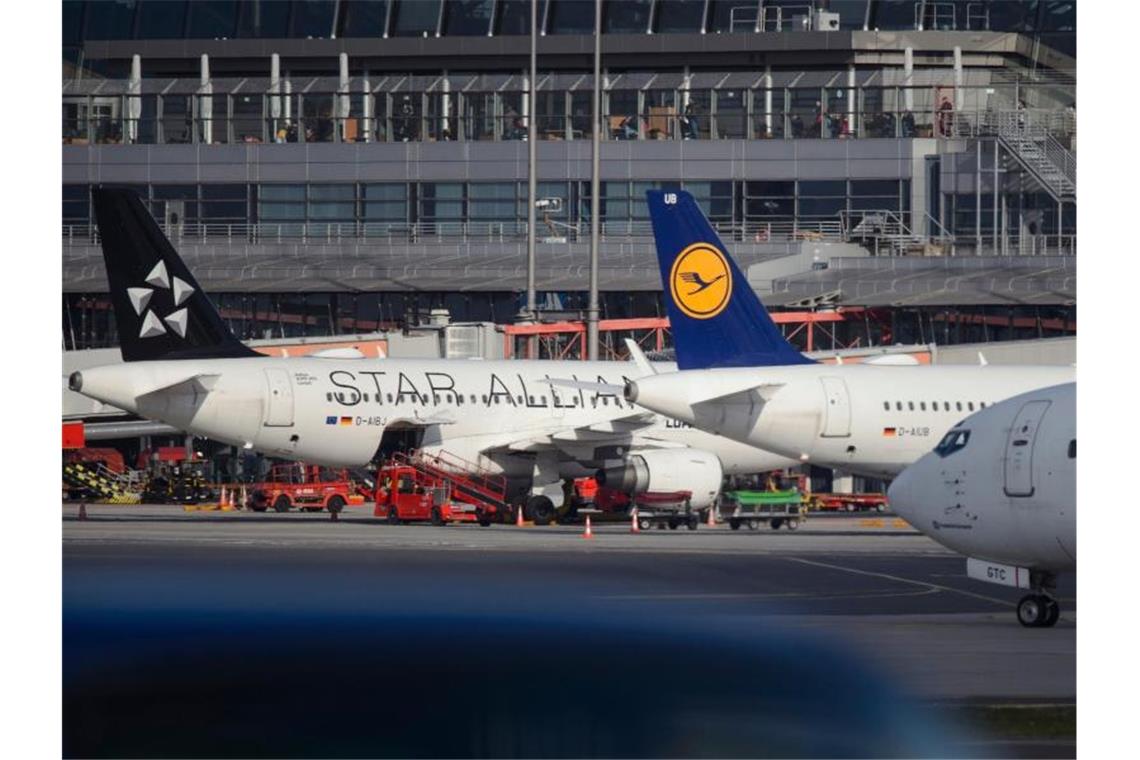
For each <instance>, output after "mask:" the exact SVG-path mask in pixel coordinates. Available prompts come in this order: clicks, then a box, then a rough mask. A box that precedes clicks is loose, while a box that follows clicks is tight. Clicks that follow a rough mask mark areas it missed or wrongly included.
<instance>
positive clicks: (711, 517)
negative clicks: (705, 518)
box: [708, 504, 716, 528]
mask: <svg viewBox="0 0 1140 760" xmlns="http://www.w3.org/2000/svg"><path fill="white" fill-rule="evenodd" d="M708 524H709V527H710V528H715V527H716V505H715V504H714V505H712V506H711V507H709V523H708Z"/></svg>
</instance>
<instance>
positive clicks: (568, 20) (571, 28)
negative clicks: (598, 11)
mask: <svg viewBox="0 0 1140 760" xmlns="http://www.w3.org/2000/svg"><path fill="white" fill-rule="evenodd" d="M551 2H552V3H553V5H552V6H551V7H550V27H549V29H548V30H547V33H548V34H593V33H594V0H551Z"/></svg>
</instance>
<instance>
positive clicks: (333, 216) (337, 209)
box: [309, 202, 356, 222]
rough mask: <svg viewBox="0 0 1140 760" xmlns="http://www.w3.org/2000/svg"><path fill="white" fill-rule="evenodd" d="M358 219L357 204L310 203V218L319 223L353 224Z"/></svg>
mask: <svg viewBox="0 0 1140 760" xmlns="http://www.w3.org/2000/svg"><path fill="white" fill-rule="evenodd" d="M355 217H356V204H355V203H321V202H319V203H312V202H310V203H309V218H310V219H316V220H319V221H339V222H351V221H353V219H355Z"/></svg>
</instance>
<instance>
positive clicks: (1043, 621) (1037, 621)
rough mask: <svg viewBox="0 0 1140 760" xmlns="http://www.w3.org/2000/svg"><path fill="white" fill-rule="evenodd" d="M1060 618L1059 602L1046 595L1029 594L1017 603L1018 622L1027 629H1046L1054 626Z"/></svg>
mask: <svg viewBox="0 0 1140 760" xmlns="http://www.w3.org/2000/svg"><path fill="white" fill-rule="evenodd" d="M1059 617H1060V608H1059V607H1058V606H1057V602H1055V601H1054V600H1052V599H1050V598H1049V597H1047V596H1045V595H1044V594H1028V595H1027V596H1023V597H1021V601H1020V602H1018V603H1017V622H1019V623H1021V624H1022V625H1023V626H1025V627H1026V628H1046V627H1048V626H1050V625H1054V624H1055V623H1056V622H1057V618H1059ZM1050 620H1052V622H1050Z"/></svg>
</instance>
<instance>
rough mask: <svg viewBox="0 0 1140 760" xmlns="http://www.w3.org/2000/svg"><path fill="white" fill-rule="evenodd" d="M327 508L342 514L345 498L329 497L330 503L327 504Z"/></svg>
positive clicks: (334, 512)
mask: <svg viewBox="0 0 1140 760" xmlns="http://www.w3.org/2000/svg"><path fill="white" fill-rule="evenodd" d="M325 509H327V510H328V511H329V512H331V513H332V514H334V515H336V514H340V511H341V510H342V509H344V499H343V498H342V497H340V496H333V497H332V498H330V499H329V503H328V504H326V505H325Z"/></svg>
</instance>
